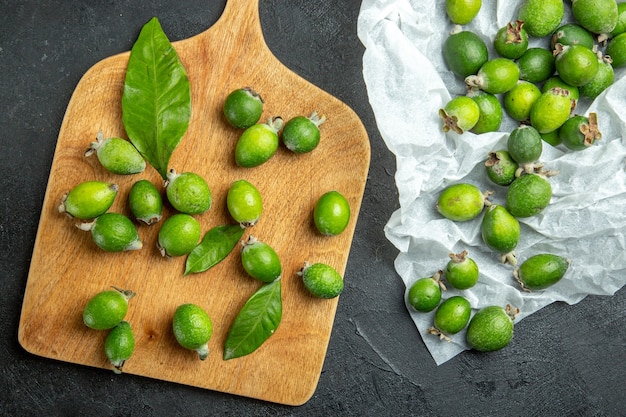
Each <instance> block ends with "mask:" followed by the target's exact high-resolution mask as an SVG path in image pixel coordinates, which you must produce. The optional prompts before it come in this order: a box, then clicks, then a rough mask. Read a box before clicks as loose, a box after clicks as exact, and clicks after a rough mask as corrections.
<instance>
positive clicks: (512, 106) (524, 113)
mask: <svg viewBox="0 0 626 417" xmlns="http://www.w3.org/2000/svg"><path fill="white" fill-rule="evenodd" d="M540 96H541V90H539V87H537V86H536V85H535V84H533V83H531V82H528V81H523V80H520V81H518V82H517V84H516V85H515V87H513V88H512V89H510V90H509V91H507V92H506V93H505V94H504V97H503V98H502V102H503V103H504V109H505V110H506V113H507V114H508V115H509V116H511V118H513V119H514V120H517V121H518V122H523V121H527V120H528V119H529V118H530V109H531V108H532V106H533V104H535V101H537V99H538V98H539V97H540Z"/></svg>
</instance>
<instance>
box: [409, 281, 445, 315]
mask: <svg viewBox="0 0 626 417" xmlns="http://www.w3.org/2000/svg"><path fill="white" fill-rule="evenodd" d="M442 274H443V271H438V272H437V273H436V274H435V275H433V276H432V277H428V278H420V279H418V280H417V281H415V282H414V283H413V284H412V285H411V287H410V288H409V291H408V294H407V301H408V303H409V305H411V307H413V308H414V309H415V310H416V311H419V312H422V313H427V312H429V311H433V310H434V309H435V308H437V306H438V305H439V303H440V302H441V290H442V289H445V287H444V286H443V284H442V282H441V275H442Z"/></svg>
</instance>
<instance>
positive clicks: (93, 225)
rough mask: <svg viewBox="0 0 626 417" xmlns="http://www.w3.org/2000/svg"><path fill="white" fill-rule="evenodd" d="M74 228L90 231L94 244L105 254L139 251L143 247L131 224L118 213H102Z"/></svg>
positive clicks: (135, 229)
mask: <svg viewBox="0 0 626 417" xmlns="http://www.w3.org/2000/svg"><path fill="white" fill-rule="evenodd" d="M76 226H77V227H78V228H79V229H81V230H84V231H90V232H91V238H92V239H93V241H94V243H95V244H96V245H98V247H99V248H101V249H104V250H105V251H107V252H123V251H128V250H139V249H141V248H142V247H143V243H141V239H140V238H139V233H137V228H136V227H135V225H134V224H133V222H132V221H131V220H130V219H129V218H128V217H126V216H124V215H123V214H120V213H104V214H102V215H101V216H98V217H96V218H95V219H94V220H93V221H92V222H90V223H79V224H77V225H76Z"/></svg>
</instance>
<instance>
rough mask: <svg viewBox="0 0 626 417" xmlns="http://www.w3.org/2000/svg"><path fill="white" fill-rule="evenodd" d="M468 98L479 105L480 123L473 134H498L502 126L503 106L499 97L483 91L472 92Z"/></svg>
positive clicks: (468, 94) (473, 130)
mask: <svg viewBox="0 0 626 417" xmlns="http://www.w3.org/2000/svg"><path fill="white" fill-rule="evenodd" d="M467 96H468V97H469V98H471V99H472V100H474V101H475V102H476V104H478V121H477V122H476V124H475V125H474V127H473V128H472V129H471V132H472V133H476V134H477V135H478V134H481V133H486V132H497V131H498V129H500V125H501V124H502V105H501V104H500V100H498V97H496V96H495V95H493V94H489V93H486V92H484V91H481V90H470V91H469V92H468V93H467Z"/></svg>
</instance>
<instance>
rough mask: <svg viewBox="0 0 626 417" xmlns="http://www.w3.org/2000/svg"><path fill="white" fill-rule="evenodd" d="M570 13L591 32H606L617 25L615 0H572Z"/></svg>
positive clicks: (609, 31)
mask: <svg viewBox="0 0 626 417" xmlns="http://www.w3.org/2000/svg"><path fill="white" fill-rule="evenodd" d="M572 14H573V15H574V18H575V19H576V21H577V22H578V24H579V25H581V26H582V27H584V28H585V29H587V30H588V31H589V32H591V33H598V34H608V33H611V31H612V30H613V29H615V26H616V25H617V16H618V10H617V2H616V1H615V0H572Z"/></svg>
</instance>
